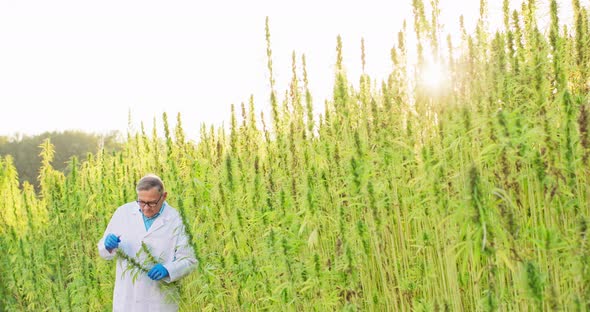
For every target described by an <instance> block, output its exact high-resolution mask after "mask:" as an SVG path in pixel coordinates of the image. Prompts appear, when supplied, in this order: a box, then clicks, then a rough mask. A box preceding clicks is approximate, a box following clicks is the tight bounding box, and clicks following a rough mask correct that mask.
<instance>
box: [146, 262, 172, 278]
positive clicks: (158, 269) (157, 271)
mask: <svg viewBox="0 0 590 312" xmlns="http://www.w3.org/2000/svg"><path fill="white" fill-rule="evenodd" d="M148 276H149V277H150V278H151V279H152V280H154V281H159V280H161V279H163V278H164V277H166V276H168V270H166V268H165V267H164V266H163V265H161V264H159V263H158V264H156V265H154V267H153V268H152V269H151V270H150V271H149V272H148Z"/></svg>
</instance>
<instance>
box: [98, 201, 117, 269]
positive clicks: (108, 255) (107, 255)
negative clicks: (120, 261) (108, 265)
mask: <svg viewBox="0 0 590 312" xmlns="http://www.w3.org/2000/svg"><path fill="white" fill-rule="evenodd" d="M120 210H121V208H119V209H117V210H116V211H115V213H114V214H113V217H112V218H111V220H110V221H109V225H108V226H107V229H106V230H105V231H104V234H103V235H102V238H101V239H100V240H99V241H98V254H99V255H100V256H101V257H102V258H103V259H105V260H112V259H113V258H114V257H115V254H116V250H112V252H109V251H108V250H107V249H106V247H105V246H104V239H105V238H106V236H107V235H108V234H109V233H113V234H115V235H120V234H119V233H118V232H117V228H118V226H117V222H118V220H119V215H120V214H121V213H120Z"/></svg>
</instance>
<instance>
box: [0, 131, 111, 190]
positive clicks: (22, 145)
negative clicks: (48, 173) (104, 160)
mask: <svg viewBox="0 0 590 312" xmlns="http://www.w3.org/2000/svg"><path fill="white" fill-rule="evenodd" d="M119 137H120V135H119V133H118V132H116V131H113V132H111V133H109V134H106V135H98V134H93V133H86V132H82V131H64V132H45V133H42V134H40V135H35V136H27V135H22V134H18V135H14V136H12V137H4V136H3V137H0V156H5V155H8V154H10V155H12V157H13V158H14V163H15V166H16V169H17V171H18V174H19V181H20V182H21V183H23V182H24V181H29V183H31V184H33V185H35V187H38V181H37V176H38V175H39V167H40V161H41V159H40V157H39V151H40V149H39V145H40V144H41V143H42V142H43V140H45V139H46V138H50V139H51V143H52V144H53V145H54V146H55V159H54V161H53V166H54V168H55V169H57V170H60V171H62V172H63V171H65V170H66V168H67V165H68V162H69V160H70V159H71V157H72V156H77V157H78V158H79V159H85V158H86V154H87V153H96V152H97V151H98V148H99V146H103V147H104V149H105V150H106V151H114V150H119V149H120V148H121V140H120V138H119Z"/></svg>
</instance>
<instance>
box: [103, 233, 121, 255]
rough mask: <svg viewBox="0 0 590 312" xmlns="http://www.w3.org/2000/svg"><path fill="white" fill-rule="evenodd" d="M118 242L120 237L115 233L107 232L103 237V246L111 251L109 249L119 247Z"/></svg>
mask: <svg viewBox="0 0 590 312" xmlns="http://www.w3.org/2000/svg"><path fill="white" fill-rule="evenodd" d="M120 242H121V239H120V238H119V237H117V236H115V234H113V233H109V235H107V237H106V238H105V239H104V247H105V248H106V249H107V250H108V251H111V250H113V249H115V248H117V247H119V243H120Z"/></svg>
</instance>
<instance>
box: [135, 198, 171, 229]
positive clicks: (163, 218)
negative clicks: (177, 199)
mask: <svg viewBox="0 0 590 312" xmlns="http://www.w3.org/2000/svg"><path fill="white" fill-rule="evenodd" d="M164 205H166V206H169V205H168V202H164ZM167 208H170V207H167ZM132 214H133V215H137V216H139V219H138V220H139V221H141V222H140V223H141V227H144V224H143V215H142V213H141V208H139V204H138V203H135V208H134V209H133V210H132ZM169 220H170V209H164V211H162V214H160V215H159V216H158V217H157V218H156V220H154V223H153V224H152V226H151V227H150V228H149V230H148V231H147V232H146V234H145V236H148V235H150V234H151V233H152V232H154V231H156V230H157V229H159V228H161V227H163V226H164V225H165V224H166V223H168V221H169ZM144 229H145V228H144Z"/></svg>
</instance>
